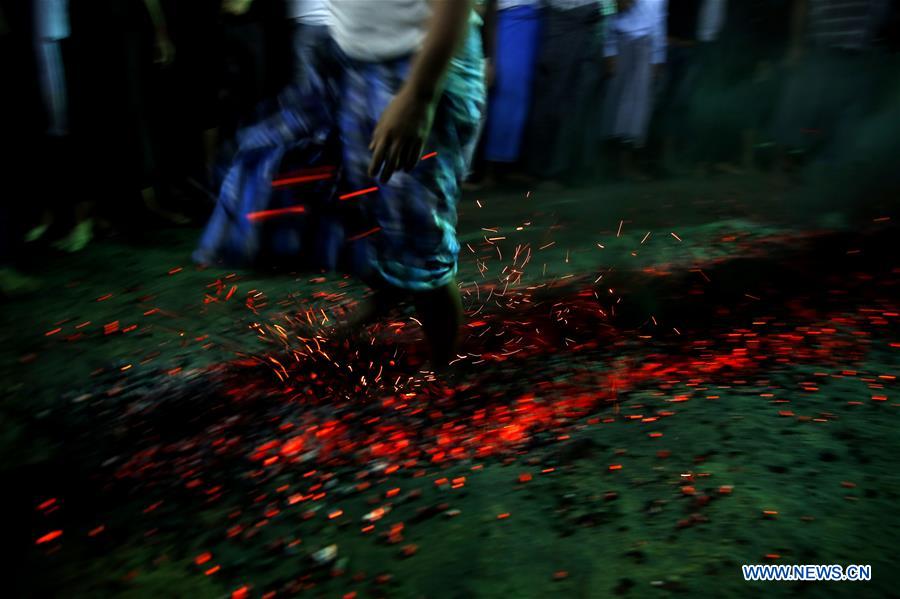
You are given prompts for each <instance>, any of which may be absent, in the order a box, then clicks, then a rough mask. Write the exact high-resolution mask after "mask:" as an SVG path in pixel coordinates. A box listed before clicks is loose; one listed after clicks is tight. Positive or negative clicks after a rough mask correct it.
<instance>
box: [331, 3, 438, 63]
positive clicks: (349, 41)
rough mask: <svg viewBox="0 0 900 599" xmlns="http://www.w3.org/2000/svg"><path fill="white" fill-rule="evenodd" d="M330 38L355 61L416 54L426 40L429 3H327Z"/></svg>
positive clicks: (379, 59)
mask: <svg viewBox="0 0 900 599" xmlns="http://www.w3.org/2000/svg"><path fill="white" fill-rule="evenodd" d="M329 6H330V9H331V19H330V21H329V23H328V26H329V28H330V30H331V37H332V38H333V39H334V41H335V42H336V43H337V45H338V46H339V47H340V49H341V50H343V51H344V53H346V54H347V56H349V57H350V58H354V59H356V60H364V61H372V62H378V61H382V60H390V59H392V58H399V57H401V56H405V55H407V54H410V53H412V52H415V51H416V50H417V49H418V48H419V46H420V45H421V44H422V40H423V39H425V33H426V29H427V26H428V18H429V17H430V16H431V6H430V5H429V1H428V0H330V2H329Z"/></svg>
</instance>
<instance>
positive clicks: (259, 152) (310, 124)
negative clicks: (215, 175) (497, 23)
mask: <svg viewBox="0 0 900 599" xmlns="http://www.w3.org/2000/svg"><path fill="white" fill-rule="evenodd" d="M329 9H330V19H329V29H330V39H329V40H327V41H326V42H325V43H323V44H322V46H321V47H320V48H319V49H318V53H317V56H316V58H315V60H314V61H313V64H312V66H311V67H310V72H308V73H307V74H306V77H305V78H304V80H303V81H302V83H298V84H297V85H294V86H292V87H291V88H290V89H289V90H287V91H286V92H285V93H284V94H283V95H282V97H281V98H280V111H279V112H278V113H277V114H275V115H274V116H272V117H270V118H268V119H266V120H265V121H263V122H261V123H258V124H256V125H253V126H252V127H249V128H248V129H246V130H244V131H241V132H240V133H239V150H238V153H237V156H236V158H235V160H234V162H233V164H232V165H231V166H230V168H229V171H228V174H227V175H226V177H225V180H224V182H223V185H222V189H221V192H220V194H219V201H218V204H217V206H216V209H215V211H214V213H213V216H212V218H211V220H210V223H209V225H208V227H207V230H206V232H205V233H204V236H203V238H202V240H201V243H200V247H199V248H198V250H197V251H196V252H195V259H196V260H197V261H199V262H201V263H215V262H218V261H222V260H225V261H229V262H234V261H242V262H245V263H247V262H250V263H253V262H256V263H259V262H260V261H263V262H266V261H268V260H270V259H273V258H275V259H282V260H284V259H287V261H288V262H289V263H292V264H296V263H298V262H302V263H303V264H304V265H306V266H313V267H317V268H329V269H334V268H340V269H342V270H348V271H350V272H352V273H354V274H355V275H357V276H359V277H360V278H361V279H362V280H363V281H365V282H366V283H367V284H369V285H370V286H372V287H373V288H374V289H375V290H376V293H375V297H376V302H375V303H376V304H380V305H381V306H388V305H392V304H393V303H395V302H396V301H397V300H399V299H402V298H409V299H411V300H413V302H414V304H415V306H416V308H417V310H418V312H419V316H420V320H421V321H422V325H423V328H424V331H425V334H426V337H427V339H428V342H429V345H430V348H431V351H432V361H433V365H434V366H435V367H436V368H440V367H442V366H444V365H446V364H447V363H448V362H449V361H450V360H451V359H452V358H453V355H454V352H455V349H456V344H457V340H458V335H459V327H460V324H461V321H462V306H461V302H460V296H459V290H458V288H457V284H456V270H457V256H458V253H459V243H458V241H457V239H456V206H457V202H458V199H459V194H460V188H461V187H460V186H461V182H462V180H463V178H464V176H465V175H466V171H467V169H468V166H469V161H470V158H471V154H472V151H473V149H474V146H475V143H476V142H477V134H478V131H479V129H480V124H481V120H482V113H483V110H484V77H483V58H482V53H481V42H480V37H479V35H478V34H477V30H476V29H477V25H478V23H477V21H478V18H477V16H475V14H474V12H473V11H472V0H430V1H429V0H380V1H379V2H378V3H377V10H373V3H372V2H369V1H368V0H331V1H330V2H329ZM423 156H427V157H428V159H426V160H423V159H422V158H423ZM298 157H299V159H298ZM335 162H336V163H337V164H336V166H337V168H336V170H334V171H333V172H336V173H337V177H336V181H334V182H328V184H327V185H325V186H323V185H321V184H320V185H318V187H317V188H316V189H311V188H304V190H302V193H303V194H304V195H303V197H302V198H300V202H299V203H298V200H297V199H296V198H294V197H292V196H290V194H285V193H282V192H281V191H280V189H281V188H280V187H279V186H275V187H274V188H273V184H272V183H273V180H274V179H275V177H276V174H277V173H279V172H283V171H284V170H285V164H291V165H297V166H301V167H304V168H305V169H307V170H308V169H310V168H313V167H320V168H326V169H327V168H328V167H334V166H335ZM283 163H284V164H283ZM323 187H324V188H323ZM355 192H360V193H355ZM260 215H265V216H266V217H267V218H265V219H261V218H259V216H260ZM269 216H272V218H268V217H269Z"/></svg>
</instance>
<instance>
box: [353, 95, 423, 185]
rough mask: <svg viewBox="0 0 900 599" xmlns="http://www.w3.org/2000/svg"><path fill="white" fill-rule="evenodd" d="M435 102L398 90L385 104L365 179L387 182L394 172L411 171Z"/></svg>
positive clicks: (373, 140)
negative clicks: (386, 104) (371, 178)
mask: <svg viewBox="0 0 900 599" xmlns="http://www.w3.org/2000/svg"><path fill="white" fill-rule="evenodd" d="M436 103H437V102H436V100H435V99H434V98H432V97H428V96H419V95H416V94H415V93H414V92H413V91H412V90H411V89H410V88H408V87H404V88H402V89H401V90H400V91H399V92H398V93H397V95H396V96H394V99H393V100H391V103H390V104H388V106H387V108H385V110H384V112H383V113H382V114H381V118H380V119H379V120H378V124H377V125H376V126H375V131H374V133H373V134H372V141H371V143H370V144H369V150H371V151H372V160H371V162H370V163H369V176H370V177H373V178H375V177H376V176H378V174H379V172H380V173H381V176H380V180H381V182H382V183H387V182H388V181H389V180H390V178H391V175H393V174H394V172H396V171H398V170H404V171H407V172H409V171H411V170H412V169H413V168H414V167H415V166H416V163H418V161H419V157H420V156H421V155H422V149H423V148H424V146H425V140H426V139H428V134H429V133H430V132H431V125H432V122H433V121H434V110H435V105H436Z"/></svg>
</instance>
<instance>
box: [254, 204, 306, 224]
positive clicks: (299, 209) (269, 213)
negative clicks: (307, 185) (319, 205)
mask: <svg viewBox="0 0 900 599" xmlns="http://www.w3.org/2000/svg"><path fill="white" fill-rule="evenodd" d="M304 212H306V207H305V206H290V207H288V208H276V209H274V210H260V211H259V212H248V213H247V220H253V221H256V220H265V219H267V218H273V217H276V216H283V215H285V214H302V213H304Z"/></svg>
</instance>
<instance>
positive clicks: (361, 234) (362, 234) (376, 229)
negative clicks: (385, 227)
mask: <svg viewBox="0 0 900 599" xmlns="http://www.w3.org/2000/svg"><path fill="white" fill-rule="evenodd" d="M380 230H381V227H375V228H374V229H369V230H368V231H365V232H363V233H360V234H359V235H354V236H353V237H348V238H347V241H356V240H357V239H362V238H363V237H368V236H369V235H373V234H375V233H377V232H379V231H380Z"/></svg>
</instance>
